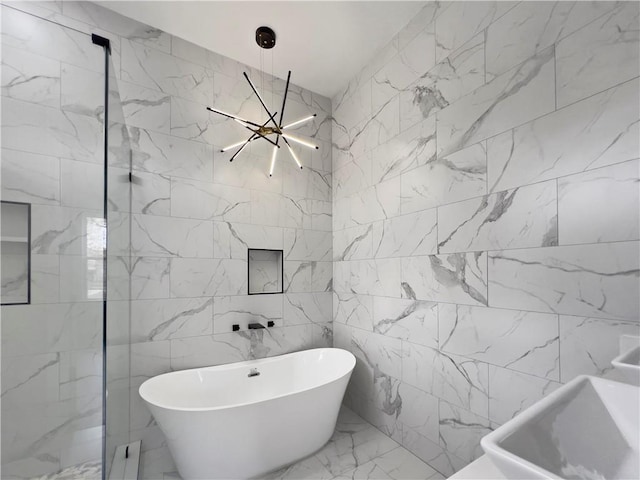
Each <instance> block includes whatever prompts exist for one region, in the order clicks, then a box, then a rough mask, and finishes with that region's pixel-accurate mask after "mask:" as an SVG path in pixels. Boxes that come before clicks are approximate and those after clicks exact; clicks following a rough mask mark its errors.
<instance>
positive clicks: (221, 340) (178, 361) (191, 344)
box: [171, 332, 250, 370]
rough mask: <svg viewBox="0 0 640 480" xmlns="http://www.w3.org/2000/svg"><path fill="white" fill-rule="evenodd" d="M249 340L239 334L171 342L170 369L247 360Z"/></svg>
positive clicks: (224, 334) (180, 339)
mask: <svg viewBox="0 0 640 480" xmlns="http://www.w3.org/2000/svg"><path fill="white" fill-rule="evenodd" d="M249 347H250V339H249V338H248V337H246V336H243V335H240V334H239V333H236V332H233V333H223V334H220V335H210V336H197V337H189V338H179V339H173V340H171V369H172V370H184V369H187V368H197V367H208V366H213V365H221V364H224V363H233V362H240V361H243V360H247V358H248V352H249Z"/></svg>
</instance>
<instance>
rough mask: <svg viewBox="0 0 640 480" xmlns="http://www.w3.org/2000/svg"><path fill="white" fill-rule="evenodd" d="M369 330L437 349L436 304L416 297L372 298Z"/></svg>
mask: <svg viewBox="0 0 640 480" xmlns="http://www.w3.org/2000/svg"><path fill="white" fill-rule="evenodd" d="M373 331H374V332H376V333H380V334H382V335H385V336H388V337H394V338H400V339H402V340H409V341H411V342H413V343H418V344H420V345H426V346H429V347H433V348H438V306H437V304H436V303H433V302H424V301H420V300H405V299H399V298H387V297H373Z"/></svg>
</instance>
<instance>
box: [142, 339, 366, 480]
mask: <svg viewBox="0 0 640 480" xmlns="http://www.w3.org/2000/svg"><path fill="white" fill-rule="evenodd" d="M355 363H356V360H355V357H354V356H353V355H352V354H351V353H349V352H347V351H346V350H340V349H337V348H318V349H314V350H306V351H302V352H296V353H289V354H287V355H281V356H278V357H271V358H265V359H260V360H249V361H246V362H239V363H233V364H230V365H220V366H216V367H204V368H195V369H192V370H183V371H180V372H172V373H165V374H163V375H159V376H157V377H154V378H151V379H149V380H147V381H146V382H144V383H143V384H142V385H141V386H140V396H141V397H142V399H143V400H144V401H145V402H146V403H147V405H148V406H149V409H150V410H151V413H152V414H153V416H154V418H155V419H156V422H157V423H158V425H159V426H160V429H161V430H162V431H163V432H164V434H165V436H166V437H167V442H168V445H169V450H170V451H171V453H172V455H173V459H174V460H175V462H176V466H177V468H178V472H179V473H180V475H181V476H182V478H183V479H184V480H190V479H213V478H225V479H241V478H251V477H256V476H259V475H262V474H265V473H267V472H270V471H272V470H276V469H278V468H281V467H284V466H285V465H288V464H290V463H293V462H296V461H297V460H299V459H301V458H304V457H306V456H307V455H310V454H311V453H313V452H315V451H316V450H318V449H320V448H321V447H322V446H323V445H324V444H325V443H327V441H328V440H329V438H330V437H331V435H332V434H333V430H334V428H335V425H336V419H337V417H338V411H339V409H340V404H341V402H342V398H343V396H344V392H345V389H346V387H347V383H348V382H349V378H350V377H351V372H352V371H353V367H354V366H355ZM252 369H257V371H258V372H259V373H260V375H257V376H248V375H249V374H250V373H251V371H252Z"/></svg>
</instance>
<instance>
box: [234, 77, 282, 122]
mask: <svg viewBox="0 0 640 480" xmlns="http://www.w3.org/2000/svg"><path fill="white" fill-rule="evenodd" d="M242 74H243V75H244V78H246V79H247V82H249V85H250V86H251V89H252V90H253V93H255V94H256V96H257V97H258V100H260V103H261V104H262V108H264V109H265V111H266V112H267V115H269V120H270V121H272V122H273V124H274V125H275V126H276V128H278V124H277V123H276V121H275V120H274V119H273V115H271V112H270V111H269V109H268V108H267V106H266V105H265V103H264V101H263V100H262V97H261V96H260V94H259V93H258V90H256V87H254V86H253V82H251V79H250V78H249V75H247V72H242ZM269 120H267V121H269Z"/></svg>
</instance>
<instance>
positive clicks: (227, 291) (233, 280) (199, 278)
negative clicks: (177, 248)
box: [171, 258, 247, 297]
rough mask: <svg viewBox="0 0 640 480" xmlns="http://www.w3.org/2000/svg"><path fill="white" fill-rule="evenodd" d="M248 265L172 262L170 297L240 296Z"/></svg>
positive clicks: (243, 262)
mask: <svg viewBox="0 0 640 480" xmlns="http://www.w3.org/2000/svg"><path fill="white" fill-rule="evenodd" d="M245 292H247V261H246V260H235V259H226V258H223V259H208V258H173V259H171V296H172V297H194V296H196V297H203V296H204V297H210V296H222V295H243V294H245Z"/></svg>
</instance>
